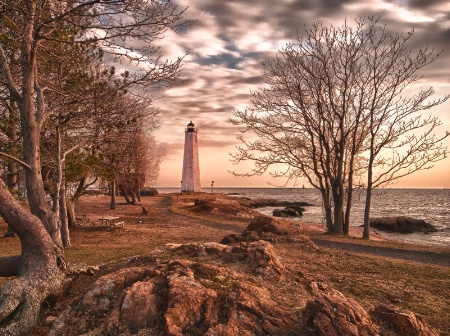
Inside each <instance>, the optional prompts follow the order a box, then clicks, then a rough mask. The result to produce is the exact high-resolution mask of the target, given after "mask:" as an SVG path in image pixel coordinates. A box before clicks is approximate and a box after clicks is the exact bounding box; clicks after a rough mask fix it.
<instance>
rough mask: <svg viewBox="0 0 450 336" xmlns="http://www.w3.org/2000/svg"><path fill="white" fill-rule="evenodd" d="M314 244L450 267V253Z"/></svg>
mask: <svg viewBox="0 0 450 336" xmlns="http://www.w3.org/2000/svg"><path fill="white" fill-rule="evenodd" d="M311 240H312V241H313V242H314V244H316V245H317V246H319V247H323V248H330V249H338V250H343V251H347V252H352V253H363V254H370V255H377V256H383V257H388V258H395V259H401V260H408V261H415V262H420V263H425V264H432V265H439V266H447V267H450V253H443V252H442V253H438V252H428V251H414V250H403V249H396V248H392V247H381V246H368V245H360V244H349V243H341V242H335V241H329V240H324V239H320V238H312V239H311Z"/></svg>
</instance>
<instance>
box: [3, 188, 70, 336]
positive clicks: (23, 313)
mask: <svg viewBox="0 0 450 336" xmlns="http://www.w3.org/2000/svg"><path fill="white" fill-rule="evenodd" d="M0 204H2V206H1V207H0V215H1V216H2V217H3V219H4V220H5V221H6V222H7V223H8V224H9V225H11V227H12V228H13V229H14V231H15V232H16V233H17V235H18V236H19V238H20V241H21V245H22V254H21V255H20V256H15V257H6V258H0V266H2V267H0V269H1V270H2V271H1V273H2V274H0V275H5V274H6V275H8V274H9V275H11V274H14V275H17V278H15V279H14V280H11V281H9V282H7V283H6V284H4V285H2V287H0V334H1V335H25V334H27V333H28V331H29V330H30V329H31V328H32V327H33V326H34V325H35V324H36V322H37V319H38V316H39V311H40V306H41V303H42V301H43V300H45V299H46V298H47V297H49V296H51V295H56V294H59V293H60V292H61V290H62V283H63V279H64V275H65V268H66V263H65V261H64V257H63V251H62V249H61V248H60V247H58V245H57V244H55V242H54V241H53V240H52V239H51V237H50V235H49V234H48V232H47V230H46V229H45V227H44V226H43V224H42V222H41V221H40V220H39V218H37V217H36V216H34V215H32V214H30V213H28V212H27V211H26V210H25V209H24V208H23V207H22V206H21V205H20V204H19V203H18V202H17V201H16V200H15V198H14V197H13V196H12V195H11V193H10V192H9V191H8V189H7V188H6V186H5V184H4V183H3V181H2V180H1V179H0ZM43 279H45V281H43Z"/></svg>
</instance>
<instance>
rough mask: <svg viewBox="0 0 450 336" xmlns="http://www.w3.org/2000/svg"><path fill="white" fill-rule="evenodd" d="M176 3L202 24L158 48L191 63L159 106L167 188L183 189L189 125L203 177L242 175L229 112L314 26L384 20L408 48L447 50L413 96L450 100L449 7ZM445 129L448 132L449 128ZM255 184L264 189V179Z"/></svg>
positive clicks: (416, 0)
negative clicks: (195, 131) (428, 93)
mask: <svg viewBox="0 0 450 336" xmlns="http://www.w3.org/2000/svg"><path fill="white" fill-rule="evenodd" d="M173 1H174V2H175V3H176V4H178V5H179V6H180V8H185V7H189V8H188V10H187V12H186V16H187V17H188V18H190V19H196V20H197V22H196V23H195V24H194V25H193V26H192V27H191V28H189V29H187V30H185V31H183V32H181V33H179V34H175V33H174V32H167V34H166V36H165V37H164V39H162V40H161V41H159V42H158V44H159V45H160V46H161V49H162V51H163V54H164V55H165V56H166V57H168V58H170V59H174V58H176V57H180V56H184V55H186V56H185V59H184V65H183V68H182V73H181V74H182V77H183V78H184V79H185V82H184V83H183V84H181V85H179V86H176V87H174V88H173V89H170V90H167V91H166V92H165V93H164V97H163V98H162V99H160V100H158V101H157V102H156V105H157V106H158V107H159V108H160V118H161V128H160V129H159V130H158V131H157V133H156V136H157V139H159V141H160V142H163V143H166V144H167V153H168V154H167V157H166V163H164V162H163V166H162V170H163V171H164V173H163V177H162V178H163V181H164V184H165V185H167V184H170V181H171V179H172V180H173V185H175V186H177V185H178V182H179V181H178V180H179V176H178V175H180V172H181V165H182V152H183V141H184V128H185V126H186V124H187V123H188V122H189V121H191V120H192V121H193V122H194V123H195V124H196V126H197V127H198V128H199V137H200V140H199V142H200V145H201V146H202V148H201V155H202V156H203V159H201V160H200V162H201V165H203V166H202V167H201V171H208V172H210V171H211V170H213V169H214V167H211V166H209V165H211V164H212V165H216V168H217V169H219V168H218V165H217V163H218V162H220V173H219V172H218V173H217V176H220V178H219V177H216V178H217V179H220V180H222V181H225V180H226V179H227V176H229V173H227V170H237V168H236V167H233V166H232V165H231V163H230V162H229V156H228V152H229V151H234V146H235V145H237V144H239V142H238V140H236V135H237V134H238V133H239V132H238V130H237V128H236V127H234V126H232V125H231V124H230V122H229V118H230V117H232V112H233V111H234V110H235V109H243V108H245V106H248V105H250V104H251V98H252V95H251V92H255V91H256V90H258V89H259V88H261V87H264V86H265V83H264V77H263V70H264V69H263V66H262V65H261V62H262V61H264V60H266V59H270V58H272V57H274V56H275V55H276V53H277V51H278V50H280V49H281V48H283V47H284V46H285V45H286V43H287V42H288V41H292V40H295V39H296V38H297V36H298V35H301V34H302V32H303V31H304V29H305V28H307V27H309V26H310V25H311V23H312V22H313V21H317V20H321V21H323V22H324V24H326V25H329V24H333V25H337V26H340V25H341V24H342V23H343V22H344V20H347V22H348V23H353V22H354V20H355V19H359V18H367V17H368V16H374V17H379V16H381V22H382V24H386V26H387V28H388V29H389V30H391V31H392V32H394V33H400V32H404V33H406V32H408V31H409V30H411V29H414V31H415V34H414V36H413V38H412V39H411V41H410V42H411V44H410V46H411V48H413V49H414V50H418V49H419V48H424V47H425V46H426V45H427V44H428V45H429V46H430V48H431V47H434V48H435V50H436V52H440V51H441V50H442V53H441V55H440V57H439V58H438V59H437V60H436V61H435V62H434V63H432V64H430V65H429V66H428V67H426V68H424V69H423V71H422V75H423V79H422V80H421V81H420V82H419V83H418V84H419V85H418V86H415V87H414V89H416V88H419V89H420V87H424V88H426V87H428V86H433V87H435V89H436V91H437V93H438V94H440V95H442V94H444V93H445V92H450V67H449V66H448V64H450V3H449V2H448V1H439V0H427V1H422V0H395V1H394V0H366V1H363V2H362V1H358V0H346V1H342V0H280V1H277V2H274V1H269V0H247V1H242V0H228V1H212V0H196V1H190V0H173ZM447 110H448V103H447V105H446V107H444V106H443V107H442V108H440V109H438V110H437V114H438V115H440V116H443V120H445V121H446V122H448V117H447V116H448V112H446V111H447ZM446 127H447V129H448V128H449V125H448V124H447V125H446ZM202 162H203V163H202ZM246 167H247V166H246ZM171 169H172V170H173V175H171V174H170V170H171ZM238 170H241V169H239V168H238ZM447 173H448V170H447ZM171 176H172V177H171ZM266 178H267V179H269V177H266ZM230 181H236V180H232V179H231V180H230ZM230 183H231V182H230ZM233 183H235V184H234V185H236V182H233ZM241 183H242V182H241ZM257 183H259V185H263V184H261V180H260V179H259V180H258V182H257ZM449 183H450V182H449ZM449 187H450V185H449Z"/></svg>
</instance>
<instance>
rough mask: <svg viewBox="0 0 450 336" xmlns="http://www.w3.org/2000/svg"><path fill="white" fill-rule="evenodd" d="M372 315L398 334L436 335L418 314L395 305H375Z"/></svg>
mask: <svg viewBox="0 0 450 336" xmlns="http://www.w3.org/2000/svg"><path fill="white" fill-rule="evenodd" d="M374 315H375V316H376V317H377V319H378V320H380V321H382V322H384V323H386V324H387V325H388V326H389V327H390V328H392V329H393V330H394V331H395V332H397V333H398V334H399V335H414V336H437V335H438V334H437V333H435V332H434V331H433V330H432V329H431V328H430V327H429V326H428V325H427V323H426V322H425V321H424V320H423V319H422V317H420V316H419V315H416V314H414V313H413V312H410V311H408V310H402V309H398V308H396V307H388V306H383V305H380V306H377V307H376V308H375V310H374Z"/></svg>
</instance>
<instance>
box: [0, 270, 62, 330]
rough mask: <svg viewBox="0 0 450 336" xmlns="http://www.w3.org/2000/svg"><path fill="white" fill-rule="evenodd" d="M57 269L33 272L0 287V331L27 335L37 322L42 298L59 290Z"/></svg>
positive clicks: (60, 278) (59, 282)
mask: <svg viewBox="0 0 450 336" xmlns="http://www.w3.org/2000/svg"><path fill="white" fill-rule="evenodd" d="M63 278H64V276H63V273H62V272H60V270H58V271H56V272H51V270H50V269H47V270H45V271H44V272H42V273H40V272H39V273H38V272H33V273H32V274H31V275H25V276H21V277H18V278H16V279H13V280H11V281H9V282H7V283H6V284H4V285H2V286H1V287H0V335H5V336H9V335H11V336H12V335H26V334H27V333H28V332H29V331H30V330H31V329H32V328H33V327H34V326H35V325H36V323H37V320H38V317H39V311H40V308H41V304H42V302H43V301H44V300H45V299H46V298H47V297H49V296H52V295H56V294H58V293H59V292H60V290H61V286H62V280H63Z"/></svg>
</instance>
